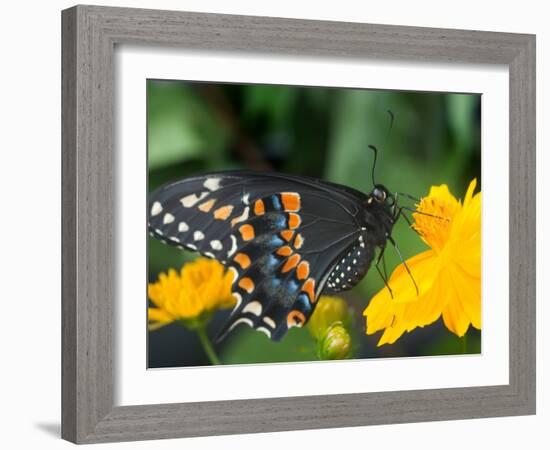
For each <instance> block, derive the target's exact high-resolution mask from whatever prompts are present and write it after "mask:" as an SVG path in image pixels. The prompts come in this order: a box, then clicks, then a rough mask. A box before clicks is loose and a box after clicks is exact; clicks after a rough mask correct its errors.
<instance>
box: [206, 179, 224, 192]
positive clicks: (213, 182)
mask: <svg viewBox="0 0 550 450" xmlns="http://www.w3.org/2000/svg"><path fill="white" fill-rule="evenodd" d="M220 181H222V179H221V178H207V179H206V181H205V182H204V183H203V186H204V187H205V188H206V189H209V190H211V191H217V190H218V189H219V188H220Z"/></svg>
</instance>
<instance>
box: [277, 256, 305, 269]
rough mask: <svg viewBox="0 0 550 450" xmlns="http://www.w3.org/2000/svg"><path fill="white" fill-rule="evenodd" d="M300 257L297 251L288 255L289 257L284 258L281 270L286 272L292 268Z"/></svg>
mask: <svg viewBox="0 0 550 450" xmlns="http://www.w3.org/2000/svg"><path fill="white" fill-rule="evenodd" d="M300 258H301V256H300V255H299V254H298V253H294V255H292V256H289V258H288V259H287V260H286V263H285V265H284V266H283V268H282V269H281V272H283V273H286V272H288V271H289V270H292V269H294V268H295V267H296V266H297V264H298V262H299V261H300Z"/></svg>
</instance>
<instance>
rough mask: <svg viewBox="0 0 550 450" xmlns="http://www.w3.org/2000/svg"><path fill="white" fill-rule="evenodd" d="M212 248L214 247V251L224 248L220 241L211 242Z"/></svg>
mask: <svg viewBox="0 0 550 450" xmlns="http://www.w3.org/2000/svg"><path fill="white" fill-rule="evenodd" d="M210 247H212V248H213V249H214V250H217V251H220V250H221V249H222V248H223V245H222V243H221V242H220V241H218V240H217V239H215V240H213V241H210Z"/></svg>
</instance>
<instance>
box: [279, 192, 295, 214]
mask: <svg viewBox="0 0 550 450" xmlns="http://www.w3.org/2000/svg"><path fill="white" fill-rule="evenodd" d="M281 201H282V202H283V208H284V210H285V211H299V210H300V195H299V194H297V193H296V192H282V193H281Z"/></svg>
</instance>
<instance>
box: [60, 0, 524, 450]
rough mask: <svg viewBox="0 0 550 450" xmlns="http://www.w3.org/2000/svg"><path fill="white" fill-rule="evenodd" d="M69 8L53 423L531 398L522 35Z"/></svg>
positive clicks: (162, 423) (383, 411)
mask: <svg viewBox="0 0 550 450" xmlns="http://www.w3.org/2000/svg"><path fill="white" fill-rule="evenodd" d="M62 17H63V21H62V23H63V60H62V63H63V321H62V324H63V334H62V336H63V389H62V392H63V399H62V400H63V417H62V435H63V437H64V438H65V439H68V440H71V441H73V442H77V443H92V442H106V441H121V440H138V439H157V438H168V437H186V436H204V435H215V434H230V433H256V432H265V431H283V430H293V429H308V428H323V427H344V426H357V425H368V424H381V423H399V422H410V421H429V420H446V419H459V418H474V417H488V416H504V415H520V414H533V413H534V411H535V270H534V269H535V246H534V244H535V180H534V167H535V140H534V137H535V75H534V74H535V38H534V36H531V35H519V34H505V33H489V32H480V31H463V30H445V29H428V28H411V27H400V26H386V25H370V24H351V23H336V22H320V21H304V20H292V19H275V18H261V17H245V16H228V15H216V14H200V13H187V12H173V11H154V10H137V9H125V8H106V7H96V6H77V7H74V8H71V9H68V10H65V11H63V15H62ZM482 199H483V202H482ZM220 380H223V382H220ZM304 411H307V414H305V413H304Z"/></svg>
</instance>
